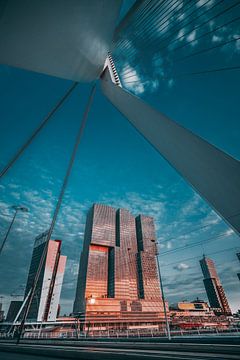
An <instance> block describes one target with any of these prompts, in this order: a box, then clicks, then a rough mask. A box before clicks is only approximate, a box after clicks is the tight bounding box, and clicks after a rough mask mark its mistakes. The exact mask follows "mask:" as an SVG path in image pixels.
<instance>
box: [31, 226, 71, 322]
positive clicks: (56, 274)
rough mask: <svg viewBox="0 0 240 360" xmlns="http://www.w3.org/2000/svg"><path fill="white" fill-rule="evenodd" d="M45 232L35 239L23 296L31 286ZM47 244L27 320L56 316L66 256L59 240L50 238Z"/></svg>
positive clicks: (54, 318)
mask: <svg viewBox="0 0 240 360" xmlns="http://www.w3.org/2000/svg"><path fill="white" fill-rule="evenodd" d="M47 234H48V232H45V233H43V234H41V235H39V236H38V237H37V238H36V239H35V243H34V248H33V254H32V260H31V264H30V269H29V274H28V280H27V286H26V291H25V297H26V296H28V293H29V291H30V290H31V288H32V286H33V283H34V279H35V276H36V273H37V270H38V267H39V263H40V260H41V257H42V254H43V252H44V251H45V246H46V240H47ZM47 246H48V248H47V251H46V256H45V260H44V265H43V267H42V271H41V273H40V276H39V279H38V283H37V287H36V291H35V296H34V298H33V301H32V304H31V306H30V309H29V313H28V320H37V321H54V320H56V317H57V313H58V307H59V299H60V293H61V287H62V282H63V276H64V271H65V265H66V260H67V258H66V256H63V255H61V241H60V240H50V241H49V243H48V245H47Z"/></svg>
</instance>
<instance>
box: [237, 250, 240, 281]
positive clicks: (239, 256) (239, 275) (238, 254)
mask: <svg viewBox="0 0 240 360" xmlns="http://www.w3.org/2000/svg"><path fill="white" fill-rule="evenodd" d="M236 255H237V258H238V260H239V262H240V252H238V253H237V254H236ZM237 276H238V279H239V280H240V273H237Z"/></svg>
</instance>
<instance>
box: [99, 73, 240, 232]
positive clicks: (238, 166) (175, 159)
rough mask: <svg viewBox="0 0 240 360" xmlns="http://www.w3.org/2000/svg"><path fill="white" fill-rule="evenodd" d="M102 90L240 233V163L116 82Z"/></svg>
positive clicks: (107, 77)
mask: <svg viewBox="0 0 240 360" xmlns="http://www.w3.org/2000/svg"><path fill="white" fill-rule="evenodd" d="M101 81H102V91H103V93H104V94H105V96H106V97H107V98H108V99H109V100H110V102H111V103H112V104H113V105H114V106H115V107H116V108H117V109H118V110H119V111H120V112H121V113H122V114H123V115H124V116H125V117H126V118H127V119H128V120H129V121H130V123H131V124H132V125H133V126H134V127H135V128H136V129H137V130H138V132H139V133H140V134H141V135H142V136H144V138H146V139H147V140H148V142H149V143H150V144H151V145H152V146H153V147H154V148H155V149H156V150H157V151H158V152H159V153H160V154H161V155H162V156H163V157H164V158H165V159H166V160H167V161H168V162H169V163H170V164H171V165H172V166H173V167H174V168H175V169H176V170H177V171H178V172H179V174H180V175H182V177H183V178H184V179H185V180H187V182H188V183H189V184H190V185H191V186H192V187H193V188H194V189H195V190H196V191H197V192H198V193H199V195H200V196H201V197H202V198H203V199H205V200H206V201H207V202H208V203H209V205H210V206H212V208H213V209H214V210H215V211H216V212H217V213H218V214H219V215H220V216H221V217H222V218H223V219H224V220H225V221H226V222H227V223H228V224H229V225H230V226H231V227H232V229H233V230H234V231H235V232H236V233H237V234H240V162H239V161H238V160H236V159H234V158H233V157H231V156H229V155H228V154H226V153H225V152H223V151H222V150H220V149H218V148H216V147H215V146H213V145H211V144H210V143H208V142H207V141H205V140H204V139H202V138H200V137H199V136H197V135H196V134H193V133H192V132H191V131H189V130H187V129H185V128H184V127H182V126H180V125H179V124H177V123H176V122H174V121H172V120H171V119H169V118H168V117H166V116H165V115H164V114H162V113H160V112H159V111H157V110H155V109H153V108H152V107H150V106H149V105H148V104H146V103H145V102H144V101H142V100H141V99H140V98H138V97H137V96H134V95H132V94H131V93H129V92H128V91H126V90H124V89H123V88H121V87H120V86H118V85H116V84H114V83H113V82H112V80H111V77H110V73H109V71H108V70H107V69H106V70H105V72H104V75H103V76H102V80H101Z"/></svg>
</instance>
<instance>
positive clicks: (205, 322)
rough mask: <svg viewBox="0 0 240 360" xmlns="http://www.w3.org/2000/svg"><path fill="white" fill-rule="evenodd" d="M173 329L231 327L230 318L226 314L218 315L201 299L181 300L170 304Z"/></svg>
mask: <svg viewBox="0 0 240 360" xmlns="http://www.w3.org/2000/svg"><path fill="white" fill-rule="evenodd" d="M169 312H170V319H171V328H172V329H200V328H219V329H226V328H228V327H229V325H230V322H229V319H228V318H227V317H226V316H224V315H221V316H219V315H218V316H216V315H215V313H214V311H213V310H212V309H211V308H210V307H209V305H208V303H207V302H205V301H203V300H199V299H198V298H197V299H196V300H194V301H191V302H190V301H181V302H178V303H176V304H171V305H170V306H169Z"/></svg>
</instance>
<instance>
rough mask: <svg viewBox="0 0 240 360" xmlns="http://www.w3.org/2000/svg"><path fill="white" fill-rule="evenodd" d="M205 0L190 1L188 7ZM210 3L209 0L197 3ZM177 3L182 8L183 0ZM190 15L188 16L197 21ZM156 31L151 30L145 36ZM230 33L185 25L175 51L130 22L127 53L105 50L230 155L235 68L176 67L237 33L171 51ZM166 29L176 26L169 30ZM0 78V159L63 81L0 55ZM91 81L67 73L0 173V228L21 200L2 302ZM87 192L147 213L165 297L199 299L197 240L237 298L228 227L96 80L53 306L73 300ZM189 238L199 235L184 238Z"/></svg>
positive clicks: (229, 54)
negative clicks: (141, 36) (5, 62)
mask: <svg viewBox="0 0 240 360" xmlns="http://www.w3.org/2000/svg"><path fill="white" fill-rule="evenodd" d="M206 2H207V1H206V0H204V1H202V0H201V2H200V1H198V2H196V8H197V6H199V5H200V3H202V4H204V3H206ZM215 3H216V1H215V2H214V1H213V0H211V1H209V2H208V4H207V5H206V9H208V8H207V7H210V6H213V5H214V4H215ZM226 3H227V4H229V5H228V6H230V3H231V4H234V3H236V1H235V2H234V1H229V2H224V4H223V5H222V6H225V7H226ZM202 9H203V8H202ZM206 9H205V10H206ZM220 10H222V9H221V7H220V6H219V8H217V7H216V8H215V10H213V12H212V13H208V15H209V16H210V15H211V14H212V15H213V14H215V13H214V11H215V12H216V13H217V12H219V11H220ZM239 11H240V10H239V7H238V8H235V11H231V16H232V18H234V17H237V15H239ZM182 13H183V15H184V14H185V12H184V9H183V12H182ZM229 14H230V13H225V15H223V16H222V17H220V18H218V20H217V21H218V23H213V24H211V28H214V27H216V26H219V25H220V24H223V23H225V22H227V21H229V16H230V15H229ZM200 20H201V21H203V19H200ZM156 26H158V25H156ZM168 26H169V28H168V32H167V34H170V32H171V26H176V24H175V23H174V22H173V21H170V22H169V24H168ZM191 26H192V27H194V26H196V22H194V23H193V24H192V25H191ZM141 29H142V27H141ZM156 29H157V28H156ZM186 29H187V28H186ZM187 30H188V31H190V30H191V28H190V30H189V29H187ZM187 30H185V32H187ZM143 31H144V30H143ZM159 31H160V34H161V36H166V35H164V34H163V32H162V31H163V30H162V29H160V30H159ZM179 31H180V30H179ZM193 31H194V30H193ZM201 31H209V29H208V28H207V29H206V28H205V30H202V29H201ZM158 33H159V32H157V31H154V36H158ZM239 33H240V31H239V22H235V23H233V25H232V26H231V27H227V28H226V29H225V30H224V31H221V34H219V33H218V34H215V33H212V34H211V36H209V37H203V38H202V40H201V41H198V40H195V41H192V40H194V37H195V39H196V38H197V37H198V36H199V35H200V34H201V32H200V33H198V32H197V31H195V32H191V34H192V35H191V37H190V38H189V37H187V36H186V37H185V38H184V40H177V41H176V43H175V45H176V46H179V42H180V41H181V44H183V43H182V41H184V42H185V43H186V44H187V42H189V44H187V45H186V46H185V47H184V48H183V49H182V50H181V52H180V51H179V52H178V53H177V55H176V53H174V52H173V49H172V48H171V47H170V48H167V50H166V49H165V50H164V51H162V53H161V51H160V50H159V52H157V51H156V50H157V49H158V45H157V43H153V45H151V42H150V41H148V43H146V44H145V43H141V44H142V45H141V46H140V45H139V44H140V43H139V41H138V38H137V35H136V33H133V32H132V33H131V31H130V33H127V34H125V35H124V34H123V36H127V37H128V38H129V39H131V44H130V46H131V50H129V51H130V53H131V56H125V57H124V51H120V50H121V49H120V48H118V49H116V50H115V51H113V56H114V57H115V59H116V64H117V66H118V70H119V73H120V75H122V80H123V82H124V78H125V76H124V71H126V69H127V71H128V76H130V75H133V77H132V78H131V79H132V80H134V81H135V82H132V83H129V82H126V81H127V80H126V79H125V82H126V83H125V86H126V87H127V88H128V90H130V91H132V92H133V93H135V94H137V95H138V96H141V97H142V98H143V99H145V100H146V101H148V102H149V103H151V104H152V105H153V106H154V107H156V108H157V109H159V110H160V111H162V112H164V113H165V114H166V115H168V116H169V117H171V118H172V119H174V120H175V121H177V122H179V123H180V124H182V125H184V126H185V127H187V128H189V129H191V130H192V131H194V132H195V133H197V134H199V135H200V136H202V137H204V138H205V139H207V140H208V141H210V142H212V143H213V144H215V145H216V146H218V147H220V148H221V149H223V150H225V151H227V152H228V153H229V154H231V155H232V156H234V157H236V158H238V159H239V158H240V141H239V139H240V123H239V115H240V110H239V81H240V72H239V71H225V72H218V73H212V74H208V75H207V74H206V75H195V76H187V77H184V76H183V77H181V78H178V77H177V76H176V74H182V73H186V72H192V71H198V70H204V69H213V68H218V67H219V68H220V67H228V66H234V65H237V63H238V62H239V52H240V47H239V46H240V45H239V41H235V42H232V43H230V44H229V45H226V46H224V47H219V48H216V49H215V50H213V51H209V52H207V53H205V54H202V55H198V56H194V57H192V58H189V59H188V60H187V61H183V62H182V63H181V66H180V64H179V63H178V65H176V64H175V63H174V61H175V60H174V59H175V58H174V57H177V58H179V57H180V56H185V55H188V54H190V53H191V52H195V51H199V50H202V49H203V48H206V47H210V46H212V44H213V43H216V42H221V41H224V40H225V39H229V38H230V37H233V36H239ZM133 34H135V35H133ZM134 36H135V37H134ZM174 36H175V38H177V37H179V36H181V34H180V35H179V32H176V34H175V35H174ZM188 36H189V34H188ZM213 36H215V37H213ZM216 36H218V37H220V36H221V38H220V39H219V38H216ZM154 41H155V40H154ZM190 41H191V42H190ZM121 54H123V55H121ZM174 74H175V75H174ZM0 79H1V81H0V99H1V108H0V117H1V128H0V152H1V158H0V165H1V166H4V164H6V163H7V161H8V160H9V159H10V158H11V156H12V155H13V154H14V153H15V151H16V150H17V149H18V148H19V146H20V145H21V144H22V143H23V142H24V141H25V140H26V138H27V137H28V136H29V135H30V134H31V132H32V131H33V129H34V128H35V127H36V126H37V124H38V123H39V122H40V121H41V119H42V118H43V116H44V115H45V114H46V113H47V112H48V111H49V110H50V109H51V108H52V107H53V105H54V104H55V103H56V101H57V100H58V99H59V98H60V97H61V96H62V95H63V94H64V92H65V91H66V90H67V89H68V88H69V86H70V85H71V82H70V81H66V80H62V79H57V78H53V77H49V76H46V75H43V74H37V73H33V72H28V71H24V70H21V69H15V68H10V67H7V66H1V67H0ZM128 81H129V80H128ZM91 86H92V84H79V85H78V87H77V89H76V90H75V91H74V93H73V94H72V96H71V98H69V100H68V101H67V102H66V103H65V105H64V106H63V107H62V108H61V109H60V110H59V111H58V113H57V114H56V115H55V116H54V117H53V119H52V120H51V122H50V123H49V124H48V126H47V127H46V128H45V129H44V130H43V132H42V133H41V134H40V136H39V137H38V138H37V139H36V140H35V141H34V143H33V144H31V146H30V147H29V148H28V150H27V151H26V153H25V154H24V155H23V156H22V158H21V159H20V160H19V161H18V162H17V164H16V165H15V166H14V167H13V168H12V169H11V170H10V171H9V173H8V175H7V176H5V178H4V179H3V180H2V181H1V183H0V191H1V195H0V199H1V202H0V217H1V229H0V230H1V237H2V238H3V236H4V233H5V232H6V230H7V227H8V225H9V222H10V220H11V216H12V211H11V209H10V206H11V205H12V204H23V205H25V206H27V207H28V208H29V213H28V214H19V216H18V218H17V221H16V223H15V226H14V228H13V231H12V232H11V235H10V237H9V241H8V243H7V245H6V247H5V249H4V252H3V253H2V256H1V259H0V273H1V274H4V276H1V281H0V294H2V295H3V296H4V297H5V298H4V299H3V302H4V305H5V306H6V305H7V302H8V301H9V299H10V295H11V294H16V293H18V294H21V293H23V288H24V285H25V283H26V278H27V272H28V267H29V263H30V259H31V253H32V248H33V242H34V237H35V236H36V235H38V234H39V233H41V232H42V231H45V230H46V229H47V228H48V226H49V224H50V222H51V215H52V212H53V208H54V204H55V203H56V199H57V196H58V193H59V189H60V186H61V182H62V179H63V176H64V171H65V169H66V167H67V162H68V159H69V157H70V151H71V149H72V147H73V141H74V139H75V136H76V131H77V129H78V127H79V124H80V121H81V116H82V114H83V111H84V107H85V104H86V101H87V98H88V95H89V92H90V89H91ZM94 202H101V203H104V204H108V205H112V206H115V207H124V208H127V209H129V210H131V211H132V213H133V214H135V215H137V214H138V213H143V214H147V215H152V216H153V217H154V219H155V222H156V227H157V237H158V240H159V242H160V246H161V256H160V261H161V265H162V272H163V281H164V286H165V292H166V297H167V299H168V300H169V302H170V303H171V302H175V301H177V300H182V299H186V298H187V299H189V300H192V299H193V298H195V297H196V296H199V297H201V298H204V299H206V294H205V291H204V287H203V282H202V274H201V270H200V266H199V259H200V258H201V256H202V254H203V252H204V253H205V254H207V255H208V254H209V256H211V257H212V258H213V259H214V261H215V263H216V266H217V270H218V272H219V275H220V277H221V280H222V283H223V286H224V288H225V290H226V294H227V296H228V298H229V300H230V305H231V306H232V308H233V309H234V310H235V309H237V308H238V307H239V305H240V283H239V281H238V278H237V275H236V273H237V272H240V263H239V262H238V261H237V258H236V255H235V253H236V251H237V250H239V249H240V243H239V238H238V237H237V236H236V235H235V234H234V233H233V232H232V230H230V229H229V228H228V226H227V225H225V224H224V222H223V221H222V220H221V219H219V217H218V216H217V215H216V214H215V213H214V212H213V211H212V210H211V209H210V208H209V206H208V205H207V204H206V203H205V202H204V201H203V200H201V199H200V197H199V196H198V195H197V194H196V193H194V191H193V190H192V189H191V188H190V187H189V185H188V184H186V182H185V181H184V180H183V179H182V178H181V177H180V176H179V175H178V174H177V173H176V172H175V170H174V169H172V168H171V167H170V166H169V164H167V163H166V161H165V160H163V159H162V158H161V156H160V155H159V154H158V153H157V152H156V151H155V150H154V149H153V148H152V147H151V146H150V145H149V144H148V143H147V142H146V141H145V140H144V139H143V138H142V137H141V136H140V135H139V134H138V133H137V132H136V131H135V130H134V129H133V128H132V127H131V125H129V124H128V122H127V120H126V119H125V118H123V116H122V115H120V114H119V113H118V111H117V110H116V109H114V108H113V106H112V105H111V104H110V103H109V102H108V101H107V100H106V99H105V98H104V96H103V95H102V94H101V91H100V88H99V86H98V88H97V92H96V96H95V99H94V104H93V107H92V110H91V112H90V116H89V119H88V123H87V126H86V129H85V133H84V137H83V139H82V142H81V145H80V148H79V151H78V155H77V159H76V163H75V166H74V169H73V172H72V174H71V178H70V181H69V185H68V189H67V192H66V195H65V198H64V203H63V206H62V209H61V213H60V216H59V219H58V222H57V224H56V227H55V230H54V236H53V237H54V238H60V239H62V240H63V249H62V253H63V254H65V255H67V257H68V261H67V269H66V274H65V279H64V285H63V290H62V296H61V305H62V313H64V312H70V311H71V310H72V303H73V299H74V294H75V287H76V276H77V269H78V261H79V256H80V251H81V247H82V242H83V232H84V223H85V218H86V212H87V210H88V209H89V207H90V206H91V205H92V203H94ZM205 225H209V226H205ZM191 230H193V231H192V232H190V231H191ZM199 242H202V243H203V244H200V245H197V246H193V247H192V246H190V245H192V244H194V243H199ZM179 247H183V248H181V249H179ZM164 252H166V254H165V255H164ZM12 299H13V298H12Z"/></svg>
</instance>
